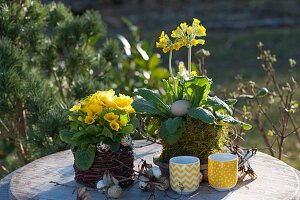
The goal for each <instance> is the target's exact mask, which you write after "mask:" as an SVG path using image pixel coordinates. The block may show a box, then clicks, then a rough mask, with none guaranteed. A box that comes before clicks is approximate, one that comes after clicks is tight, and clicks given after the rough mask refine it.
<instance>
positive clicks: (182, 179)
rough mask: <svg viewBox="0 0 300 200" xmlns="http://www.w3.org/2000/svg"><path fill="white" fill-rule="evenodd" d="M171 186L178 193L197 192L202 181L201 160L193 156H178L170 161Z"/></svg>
mask: <svg viewBox="0 0 300 200" xmlns="http://www.w3.org/2000/svg"><path fill="white" fill-rule="evenodd" d="M169 164H170V165H169V168H170V185H171V188H172V189H173V190H174V191H175V192H178V193H182V194H189V193H192V192H194V191H196V190H197V189H198V187H199V181H200V160H199V158H196V157H193V156H177V157H173V158H171V159H170V163H169Z"/></svg>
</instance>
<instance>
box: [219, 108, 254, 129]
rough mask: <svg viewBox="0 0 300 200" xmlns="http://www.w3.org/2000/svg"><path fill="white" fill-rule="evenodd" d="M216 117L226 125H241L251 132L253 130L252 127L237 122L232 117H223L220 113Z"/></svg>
mask: <svg viewBox="0 0 300 200" xmlns="http://www.w3.org/2000/svg"><path fill="white" fill-rule="evenodd" d="M216 116H217V118H218V120H222V121H223V122H225V123H228V124H232V125H237V124H238V125H241V126H242V127H243V128H244V129H245V130H250V129H251V128H252V125H250V124H247V123H245V122H241V121H239V120H236V119H234V118H233V117H232V116H229V115H222V114H220V113H218V112H216Z"/></svg>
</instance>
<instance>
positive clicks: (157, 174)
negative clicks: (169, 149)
mask: <svg viewBox="0 0 300 200" xmlns="http://www.w3.org/2000/svg"><path fill="white" fill-rule="evenodd" d="M150 170H151V171H152V174H153V176H154V177H155V178H156V179H159V178H160V177H161V174H162V173H161V170H160V169H159V168H158V167H151V168H150Z"/></svg>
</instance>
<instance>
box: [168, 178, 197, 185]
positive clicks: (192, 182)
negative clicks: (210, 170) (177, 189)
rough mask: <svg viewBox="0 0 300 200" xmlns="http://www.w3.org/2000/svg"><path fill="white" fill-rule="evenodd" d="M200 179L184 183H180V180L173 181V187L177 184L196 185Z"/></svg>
mask: <svg viewBox="0 0 300 200" xmlns="http://www.w3.org/2000/svg"><path fill="white" fill-rule="evenodd" d="M198 182H199V179H197V178H195V179H192V180H184V181H180V180H173V181H172V180H171V185H175V184H176V183H178V185H180V184H181V185H183V184H188V185H192V184H194V183H198Z"/></svg>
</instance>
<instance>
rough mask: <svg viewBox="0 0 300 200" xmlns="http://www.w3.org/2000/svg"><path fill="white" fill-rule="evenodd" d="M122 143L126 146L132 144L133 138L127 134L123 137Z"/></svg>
mask: <svg viewBox="0 0 300 200" xmlns="http://www.w3.org/2000/svg"><path fill="white" fill-rule="evenodd" d="M120 143H121V145H123V146H124V147H127V146H131V143H132V139H131V137H130V135H125V136H124V137H123V138H122V139H121V142H120Z"/></svg>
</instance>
